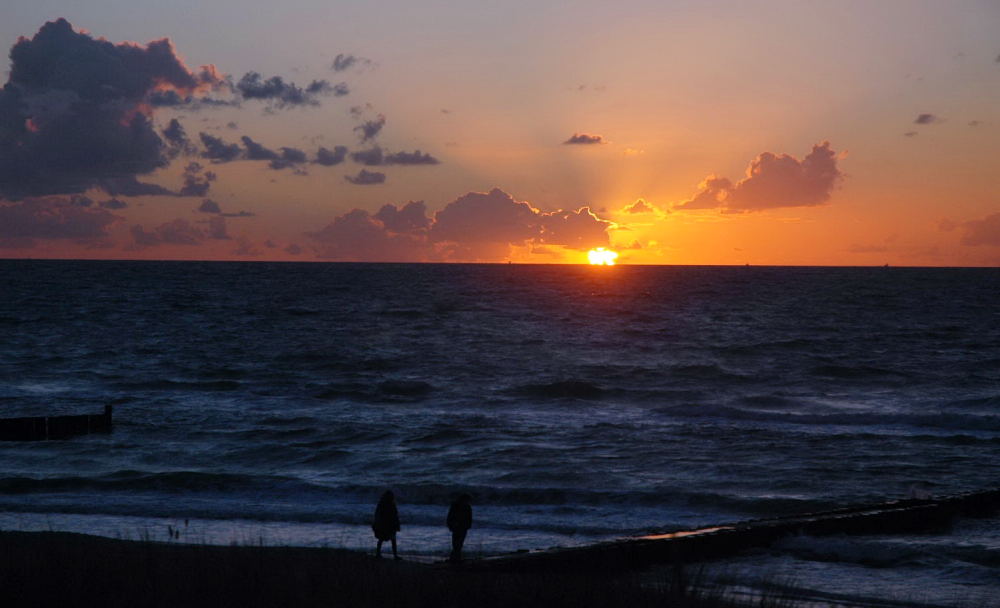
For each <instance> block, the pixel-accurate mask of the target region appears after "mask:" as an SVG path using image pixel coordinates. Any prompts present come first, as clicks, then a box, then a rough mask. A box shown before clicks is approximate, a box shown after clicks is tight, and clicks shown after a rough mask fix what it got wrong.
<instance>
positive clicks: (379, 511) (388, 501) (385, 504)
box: [372, 490, 400, 560]
mask: <svg viewBox="0 0 1000 608" xmlns="http://www.w3.org/2000/svg"><path fill="white" fill-rule="evenodd" d="M372 532H374V533H375V538H376V539H378V543H377V544H376V545H375V557H378V558H381V557H382V543H384V542H385V541H387V540H391V541H392V557H393V558H394V559H397V560H398V559H400V557H399V555H397V554H396V532H399V511H398V510H397V509H396V497H395V496H394V495H393V493H392V492H391V491H389V490H386V491H385V492H383V493H382V498H379V499H378V504H377V505H375V516H374V517H373V518H372Z"/></svg>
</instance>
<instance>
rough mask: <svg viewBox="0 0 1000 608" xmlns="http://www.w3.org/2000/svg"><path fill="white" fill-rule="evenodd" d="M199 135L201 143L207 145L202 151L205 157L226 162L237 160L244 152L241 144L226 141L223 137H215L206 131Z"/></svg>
mask: <svg viewBox="0 0 1000 608" xmlns="http://www.w3.org/2000/svg"><path fill="white" fill-rule="evenodd" d="M198 137H200V138H201V144H202V146H204V147H205V149H204V150H202V152H201V156H202V157H203V158H208V159H211V160H213V161H215V162H219V163H224V162H229V161H233V160H236V159H238V158H240V156H242V154H243V151H242V150H240V146H239V144H230V143H226V142H225V141H223V140H222V138H221V137H215V136H214V135H209V134H208V133H205V132H202V133H199V134H198Z"/></svg>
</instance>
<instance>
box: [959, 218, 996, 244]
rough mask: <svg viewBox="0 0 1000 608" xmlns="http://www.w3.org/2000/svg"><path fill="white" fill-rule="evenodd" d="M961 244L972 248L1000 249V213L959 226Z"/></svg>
mask: <svg viewBox="0 0 1000 608" xmlns="http://www.w3.org/2000/svg"><path fill="white" fill-rule="evenodd" d="M961 227H962V230H963V234H962V244H963V245H969V246H972V247H978V246H983V245H985V246H990V247H1000V212H998V213H993V214H990V215H987V216H986V217H984V218H983V219H981V220H972V221H968V222H965V223H963V224H962V225H961Z"/></svg>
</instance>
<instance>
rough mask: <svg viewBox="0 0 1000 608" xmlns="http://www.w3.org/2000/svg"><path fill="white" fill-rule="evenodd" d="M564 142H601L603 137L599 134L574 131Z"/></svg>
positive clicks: (585, 143)
mask: <svg viewBox="0 0 1000 608" xmlns="http://www.w3.org/2000/svg"><path fill="white" fill-rule="evenodd" d="M563 143H564V144H584V145H587V144H603V143H606V142H605V141H604V137H603V136H601V135H591V134H589V133H574V134H573V135H572V136H571V137H570V138H569V139H567V140H566V141H564V142H563Z"/></svg>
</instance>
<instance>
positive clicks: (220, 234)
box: [208, 215, 229, 241]
mask: <svg viewBox="0 0 1000 608" xmlns="http://www.w3.org/2000/svg"><path fill="white" fill-rule="evenodd" d="M208 238H210V239H216V240H221V241H225V240H229V234H228V233H227V232H226V218H225V217H224V216H222V215H216V216H215V217H213V218H211V219H209V220H208Z"/></svg>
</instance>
